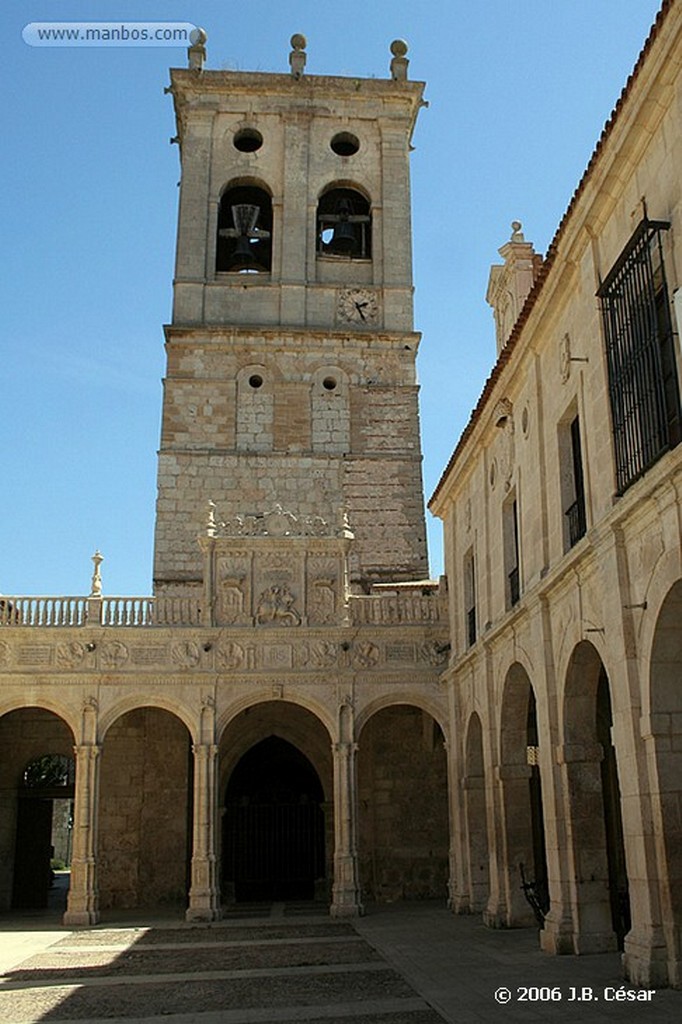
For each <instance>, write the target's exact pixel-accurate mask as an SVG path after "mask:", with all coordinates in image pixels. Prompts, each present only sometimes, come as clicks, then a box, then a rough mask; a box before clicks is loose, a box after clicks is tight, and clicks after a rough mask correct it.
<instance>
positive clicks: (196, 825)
mask: <svg viewBox="0 0 682 1024" xmlns="http://www.w3.org/2000/svg"><path fill="white" fill-rule="evenodd" d="M192 753H193V754H194V821H193V834H192V881H191V886H190V890H189V906H188V908H187V913H186V915H185V917H186V919H187V920H188V921H217V920H218V919H219V917H220V893H219V891H218V884H217V878H216V872H217V858H216V841H215V833H216V827H215V826H216V820H217V814H216V762H217V755H218V747H217V746H216V745H215V744H213V743H196V744H193V745H192Z"/></svg>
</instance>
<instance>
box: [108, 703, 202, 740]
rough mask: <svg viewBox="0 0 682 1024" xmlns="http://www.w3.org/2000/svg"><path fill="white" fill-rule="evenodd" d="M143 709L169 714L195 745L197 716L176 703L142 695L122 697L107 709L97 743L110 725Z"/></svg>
mask: <svg viewBox="0 0 682 1024" xmlns="http://www.w3.org/2000/svg"><path fill="white" fill-rule="evenodd" d="M143 708H153V709H154V710H156V711H167V712H168V713H169V714H171V715H173V716H174V718H177V719H178V721H180V722H182V724H183V725H184V726H185V728H186V729H187V731H188V733H189V735H190V737H191V739H192V742H193V743H195V742H196V741H197V737H198V723H197V717H198V716H197V714H196V712H195V713H193V712H192V710H191V709H190V708H187V707H183V706H182V705H178V703H177V701H171V700H170V699H166V698H163V697H161V698H160V697H158V696H157V695H156V694H154V695H152V694H144V693H139V692H138V693H136V694H135V695H134V696H133V695H131V696H129V697H124V698H122V699H121V700H119V701H117V702H116V703H115V704H113V705H111V707H109V708H107V709H106V710H105V711H104V712H103V713H102V714H101V715H100V719H99V723H98V724H99V728H98V736H99V741H100V742H103V741H104V738H105V736H106V734H107V733H108V731H109V729H111V727H112V725H114V724H115V723H116V722H117V721H118V720H119V719H120V718H122V717H123V716H124V715H127V714H129V713H130V712H131V711H140V710H142V709H143Z"/></svg>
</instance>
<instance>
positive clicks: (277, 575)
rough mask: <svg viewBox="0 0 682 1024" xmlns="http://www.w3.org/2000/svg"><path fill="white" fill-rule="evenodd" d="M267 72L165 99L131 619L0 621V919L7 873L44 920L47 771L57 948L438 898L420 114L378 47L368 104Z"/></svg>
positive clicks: (441, 728)
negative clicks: (161, 275)
mask: <svg viewBox="0 0 682 1024" xmlns="http://www.w3.org/2000/svg"><path fill="white" fill-rule="evenodd" d="M292 42H293V44H294V49H293V52H292V62H291V67H292V74H291V75H270V74H249V73H236V72H234V73H233V72H222V71H208V70H203V66H204V59H205V53H204V47H203V43H202V42H201V41H199V42H198V43H197V44H196V45H195V46H194V47H192V49H191V50H190V68H189V70H174V71H173V72H172V84H171V89H170V91H171V92H172V94H173V99H174V102H175V109H176V114H177V124H178V138H177V141H178V142H179V144H180V149H181V162H182V182H181V190H180V212H179V229H178V244H177V265H176V274H175V281H174V306H173V318H172V323H171V324H170V325H169V326H168V327H167V328H166V351H167V360H168V364H167V374H166V380H165V390H164V404H163V423H162V436H161V449H160V454H159V474H158V505H157V521H156V543H155V594H154V596H153V597H130V598H127V597H121V598H116V597H108V596H106V595H104V596H103V592H102V578H101V573H100V563H101V561H102V558H101V556H100V555H99V554H97V555H96V556H95V557H94V562H95V573H94V575H93V585H92V593H91V594H90V596H89V597H73V598H71V597H57V598H22V597H11V598H3V599H0V673H1V684H0V700H1V703H0V715H2V717H0V729H1V730H2V736H3V744H2V754H1V755H0V770H1V773H0V799H1V800H2V803H3V807H4V808H5V809H6V812H7V813H6V814H5V815H4V816H3V822H2V829H1V830H0V847H1V848H2V850H3V851H4V857H3V863H2V872H0V901H1V903H0V905H1V906H2V908H8V907H10V906H12V905H14V906H22V905H25V900H26V896H25V894H24V893H23V891H22V892H16V891H15V888H16V887H13V878H16V876H17V872H18V866H19V865H20V863H21V861H22V858H23V857H24V855H25V853H26V850H27V849H28V848H29V847H35V848H38V849H39V850H40V851H42V852H41V856H42V858H43V860H42V862H41V863H40V864H38V867H37V868H36V869H35V870H34V876H33V882H32V889H33V890H34V891H37V892H38V893H40V891H41V889H42V895H43V897H44V898H45V899H46V896H47V890H46V883H45V877H46V876H45V872H44V871H43V868H44V867H45V857H46V856H47V854H48V852H49V845H50V838H51V836H50V832H49V824H50V822H49V820H48V819H49V806H50V805H51V803H52V801H53V800H54V797H55V794H54V793H53V792H52V790H50V791H49V792H48V790H46V789H45V788H43V789H40V788H38V790H36V792H37V796H36V798H35V799H33V798H32V794H31V793H29V792H28V787H27V784H26V766H27V764H30V763H31V759H32V758H35V757H38V756H44V757H46V758H47V760H48V762H49V761H50V760H51V759H54V758H55V757H63V756H65V755H67V754H69V753H72V752H74V751H75V782H72V785H71V790H70V794H71V797H72V799H73V805H74V813H73V835H72V847H73V856H72V861H71V888H70V892H69V902H68V909H67V912H66V917H65V920H66V922H67V923H68V924H71V925H79V924H89V923H93V922H95V921H97V920H98V919H99V916H100V913H101V912H102V911H104V912H106V911H107V910H108V909H109V908H129V907H142V906H147V905H151V904H157V903H177V904H179V905H180V906H181V907H182V909H183V910H184V912H185V913H186V915H187V918H188V919H190V920H195V919H201V920H212V919H215V918H216V917H219V916H220V913H221V906H222V904H223V903H230V902H232V901H234V900H240V899H253V898H258V899H288V898H296V899H301V898H306V899H310V898H315V899H318V900H323V901H325V902H326V903H328V904H330V905H331V912H332V913H333V914H335V915H353V914H358V913H359V912H361V910H362V907H363V900H365V899H395V898H398V897H400V896H403V895H406V896H409V895H416V896H440V897H441V898H443V899H445V897H446V895H447V876H448V839H447V837H448V823H447V816H448V806H447V800H446V798H445V792H446V789H447V774H446V757H447V755H446V750H445V747H444V742H445V741H446V740H447V727H446V724H445V723H446V717H447V715H446V705H445V702H444V699H443V693H442V690H441V687H440V682H439V676H440V672H441V671H442V669H443V666H444V664H445V662H446V660H447V599H446V593H445V585H444V583H440V584H439V583H434V582H431V581H429V580H428V579H427V578H426V576H427V564H426V542H425V525H424V509H423V495H422V484H421V451H420V440H419V419H418V407H417V385H416V376H415V358H416V352H417V347H418V343H419V336H418V335H417V334H416V333H415V332H414V329H413V323H412V274H411V251H410V237H411V231H410V192H409V167H408V162H409V142H410V137H411V133H412V129H413V126H414V121H415V118H416V116H417V114H418V111H419V108H420V105H421V103H422V99H421V97H422V91H423V86H422V84H421V83H417V82H410V81H408V80H407V77H406V71H407V63H408V62H407V58H406V57H405V52H404V51H405V47H404V44H401V43H396V44H394V50H397V51H398V52H394V55H393V60H392V62H391V78H390V79H388V80H380V79H355V78H354V79H342V78H323V77H308V76H306V75H305V74H303V72H302V63H301V62H303V64H304V63H305V51H304V47H303V45H302V43H301V37H294V41H292ZM377 723H381V724H383V725H384V726H385V730H384V729H381V728H379V726H378V725H377ZM408 762H409V764H410V768H411V770H412V771H413V772H414V773H415V775H414V777H413V778H412V780H411V783H410V784H409V785H408V784H407V780H406V778H405V777H404V766H405V764H406V763H408ZM422 771H425V772H427V775H428V779H429V780H430V783H432V787H431V788H432V793H431V794H429V795H426V794H424V793H423V792H422V793H421V808H420V811H419V814H417V813H415V811H414V810H413V807H412V804H413V800H414V787H415V785H417V782H416V779H417V777H418V776H419V775H420V774H421V772H422ZM72 774H73V773H72ZM358 780H359V781H358ZM358 786H360V790H359V789H358ZM60 792H61V791H60ZM359 792H361V800H362V811H360V806H359V803H358V800H359ZM33 796H35V794H33ZM39 804H40V805H41V806H43V807H44V808H47V817H46V816H45V815H43V817H40V818H39V816H38V815H37V814H33V815H31V814H30V813H28V815H26V814H24V815H23V817H22V816H21V815H20V814H19V813H18V811H17V808H18V807H19V806H21V808H28V809H29V811H30V810H31V808H33V809H34V810H35V808H37V807H38V806H39ZM407 821H411V825H410V828H409V830H408V832H406V834H405V836H404V837H403V841H402V842H401V845H400V849H398V848H397V847H396V846H395V842H394V840H395V837H396V836H397V834H398V833H399V832H400V830H401V827H402V826H401V823H403V822H407ZM41 872H43V873H42V874H41Z"/></svg>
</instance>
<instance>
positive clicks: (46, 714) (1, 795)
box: [0, 707, 75, 910]
mask: <svg viewBox="0 0 682 1024" xmlns="http://www.w3.org/2000/svg"><path fill="white" fill-rule="evenodd" d="M73 748H74V735H73V732H72V730H71V728H70V727H69V726H68V725H67V723H66V722H65V721H64V719H63V718H61V717H60V716H59V715H57V714H55V712H53V711H49V710H47V709H46V708H43V707H25V708H18V709H16V710H14V711H10V712H8V713H7V714H5V715H3V717H2V718H0V851H1V852H2V856H0V909H3V910H7V909H9V908H10V907H17V908H21V907H45V906H47V902H48V894H49V888H50V882H51V874H50V859H51V856H52V848H53V847H54V846H55V845H56V843H55V826H56V824H57V822H56V819H57V818H58V816H59V815H58V813H57V814H56V813H55V811H58V810H59V809H62V810H63V808H59V806H58V804H61V802H62V801H64V802H65V803H66V804H69V805H70V804H71V803H72V801H73V792H74V778H75V771H74V767H73ZM48 762H50V763H51V764H53V765H57V764H61V765H62V767H64V769H65V770H64V771H62V772H54V771H52V772H49V771H48V772H45V771H44V772H43V773H42V779H41V778H39V776H40V767H39V766H40V764H42V765H43V766H44V767H46V766H47V764H48ZM32 766H33V767H34V768H35V769H36V770H35V771H33V772H32V771H31V769H32ZM67 766H68V767H67ZM31 776H32V777H31ZM35 782H38V783H39V784H38V785H33V784H31V783H35ZM67 815H68V808H67Z"/></svg>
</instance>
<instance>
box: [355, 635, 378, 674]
mask: <svg viewBox="0 0 682 1024" xmlns="http://www.w3.org/2000/svg"><path fill="white" fill-rule="evenodd" d="M353 662H354V663H355V664H356V665H359V666H360V668H374V666H375V665H377V664H378V662H379V648H378V647H377V646H376V645H375V644H373V643H371V642H370V641H369V640H363V641H362V643H360V644H358V645H357V647H356V648H355V649H354V651H353Z"/></svg>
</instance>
